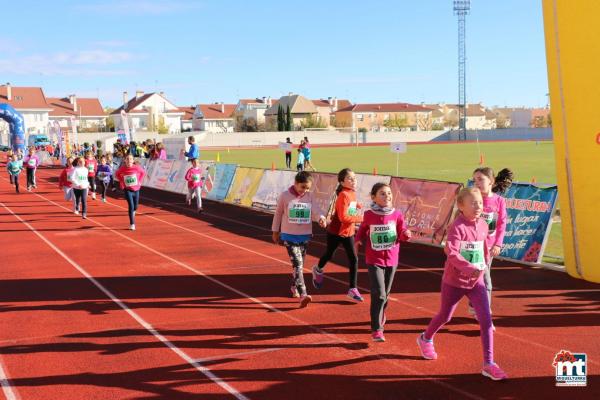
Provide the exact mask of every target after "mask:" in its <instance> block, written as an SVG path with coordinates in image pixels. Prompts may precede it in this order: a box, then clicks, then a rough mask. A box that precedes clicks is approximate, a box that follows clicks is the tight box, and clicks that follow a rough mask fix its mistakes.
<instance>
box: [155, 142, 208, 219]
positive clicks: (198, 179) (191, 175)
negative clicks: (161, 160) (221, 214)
mask: <svg viewBox="0 0 600 400" xmlns="http://www.w3.org/2000/svg"><path fill="white" fill-rule="evenodd" d="M163 151H164V150H163ZM185 180H186V181H187V183H188V194H187V195H186V196H185V197H186V201H187V204H188V206H189V205H190V204H192V199H193V198H194V196H196V206H197V207H198V213H201V212H202V211H203V210H202V186H203V185H204V176H202V170H201V169H200V162H199V161H198V159H197V158H194V159H193V160H192V167H191V168H190V169H188V170H187V172H186V173H185Z"/></svg>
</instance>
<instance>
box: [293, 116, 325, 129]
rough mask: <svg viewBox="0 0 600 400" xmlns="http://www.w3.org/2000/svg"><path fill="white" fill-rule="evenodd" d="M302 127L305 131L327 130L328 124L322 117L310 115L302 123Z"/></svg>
mask: <svg viewBox="0 0 600 400" xmlns="http://www.w3.org/2000/svg"><path fill="white" fill-rule="evenodd" d="M300 126H301V127H302V128H304V129H306V128H327V124H325V122H323V121H322V120H321V118H320V117H318V116H316V115H313V114H310V115H309V116H308V117H306V118H305V119H304V121H302V122H300Z"/></svg>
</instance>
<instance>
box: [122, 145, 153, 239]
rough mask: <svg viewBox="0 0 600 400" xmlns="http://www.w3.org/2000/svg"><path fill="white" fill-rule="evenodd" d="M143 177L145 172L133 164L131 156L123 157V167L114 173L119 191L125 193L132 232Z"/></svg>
mask: <svg viewBox="0 0 600 400" xmlns="http://www.w3.org/2000/svg"><path fill="white" fill-rule="evenodd" d="M144 175H146V172H145V171H144V169H143V168H142V167H141V166H139V165H137V164H134V163H133V155H131V154H128V155H126V156H125V163H124V165H122V166H121V168H119V169H118V170H117V172H116V173H115V176H116V177H117V179H118V180H119V182H120V183H121V189H123V190H124V191H125V198H126V199H127V206H128V212H129V224H130V225H129V229H131V230H132V231H135V212H136V211H137V208H138V204H139V203H140V189H141V187H142V179H144Z"/></svg>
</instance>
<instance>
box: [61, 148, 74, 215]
mask: <svg viewBox="0 0 600 400" xmlns="http://www.w3.org/2000/svg"><path fill="white" fill-rule="evenodd" d="M74 162H75V157H72V156H71V157H69V158H67V165H65V168H64V169H63V170H62V172H61V173H60V176H59V177H58V188H59V189H61V190H62V191H63V192H65V200H67V201H69V200H71V201H72V202H73V210H75V195H74V194H73V184H72V183H71V181H70V179H71V173H72V172H73V169H74V168H75V166H74Z"/></svg>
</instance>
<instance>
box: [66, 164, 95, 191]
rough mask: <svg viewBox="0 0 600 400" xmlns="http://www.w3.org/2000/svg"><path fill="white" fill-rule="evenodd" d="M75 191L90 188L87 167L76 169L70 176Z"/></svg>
mask: <svg viewBox="0 0 600 400" xmlns="http://www.w3.org/2000/svg"><path fill="white" fill-rule="evenodd" d="M69 180H70V181H71V183H72V185H73V186H72V187H73V189H87V188H89V187H90V182H89V181H88V169H87V168H86V167H75V168H73V171H72V172H71V175H70V176H69Z"/></svg>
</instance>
